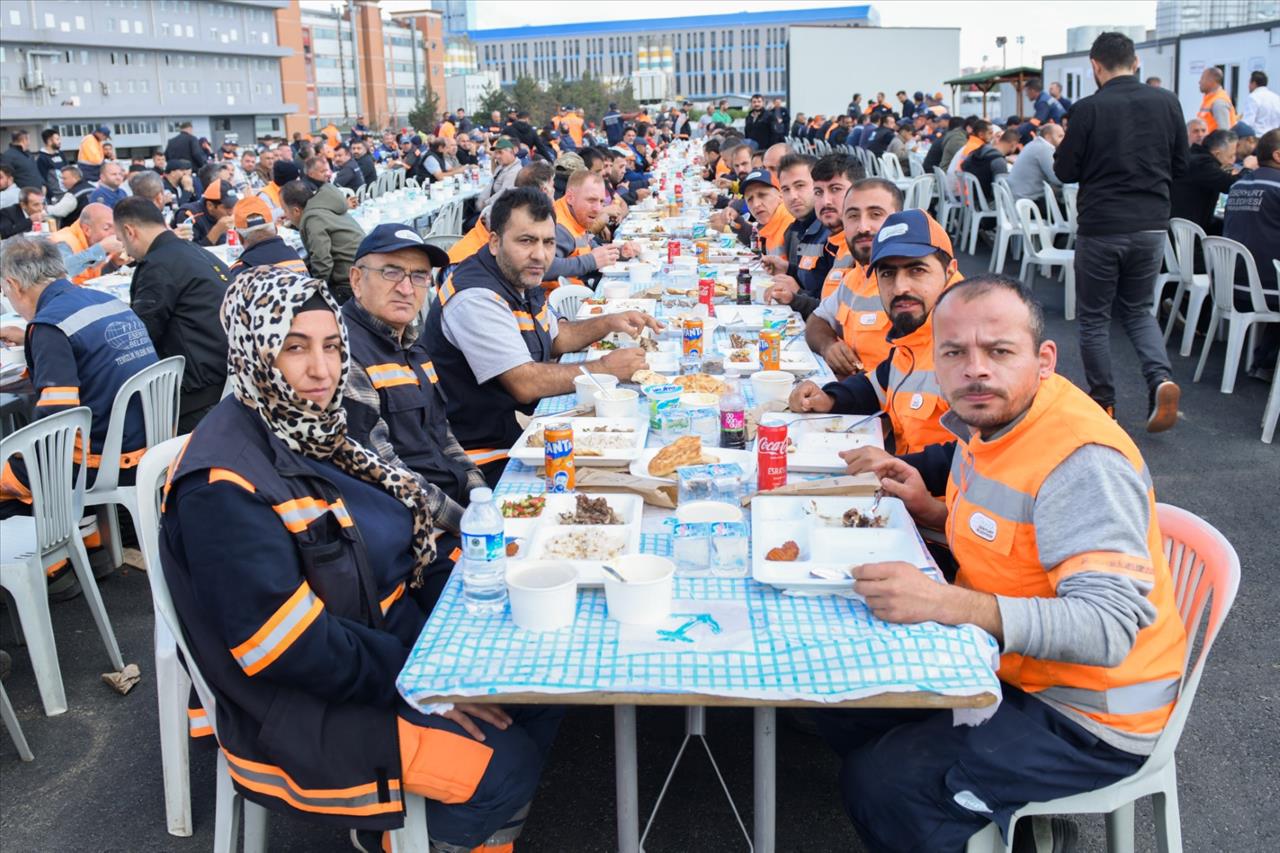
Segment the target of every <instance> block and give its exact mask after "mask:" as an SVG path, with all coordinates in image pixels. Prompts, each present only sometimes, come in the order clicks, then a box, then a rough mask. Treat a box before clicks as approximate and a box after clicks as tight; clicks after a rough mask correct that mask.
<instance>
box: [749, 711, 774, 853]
mask: <svg viewBox="0 0 1280 853" xmlns="http://www.w3.org/2000/svg"><path fill="white" fill-rule="evenodd" d="M777 729H778V709H777V708H772V707H761V708H756V709H755V750H754V752H755V765H756V766H755V801H756V802H755V818H754V824H753V827H752V829H753V832H754V836H755V845H754V851H755V853H773V846H774V838H773V835H774V824H775V818H776V811H777V799H776V796H777V785H776V781H777V780H776V767H775V764H776V758H777V750H778V742H777Z"/></svg>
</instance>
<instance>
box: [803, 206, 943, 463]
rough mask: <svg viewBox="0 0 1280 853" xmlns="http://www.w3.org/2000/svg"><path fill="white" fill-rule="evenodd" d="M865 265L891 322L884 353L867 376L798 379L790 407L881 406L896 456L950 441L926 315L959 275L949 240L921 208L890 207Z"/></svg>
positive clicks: (859, 410) (870, 409)
mask: <svg viewBox="0 0 1280 853" xmlns="http://www.w3.org/2000/svg"><path fill="white" fill-rule="evenodd" d="M871 269H872V271H873V272H874V273H875V276H876V283H877V285H878V286H879V288H880V301H881V303H882V304H883V305H884V310H885V311H886V312H888V314H889V319H890V321H891V323H892V325H891V326H890V328H889V334H888V341H889V342H890V343H891V344H892V347H893V348H892V349H891V350H890V351H889V357H888V358H886V359H885V360H884V361H882V362H881V363H880V365H879V366H878V367H877V368H876V370H875V375H874V376H869V375H867V374H865V373H864V374H858V375H854V376H850V377H848V378H847V379H844V380H843V381H841V382H830V383H828V384H827V385H825V386H823V387H821V388H819V387H818V386H817V385H816V384H814V383H813V382H802V383H800V385H799V386H798V387H797V388H796V389H795V390H794V391H792V392H791V401H790V407H791V411H793V412H838V413H840V414H872V413H876V412H885V413H887V414H888V415H889V420H890V422H891V424H892V426H893V434H892V442H890V441H889V440H888V438H886V442H885V445H886V447H887V448H889V449H890V452H892V453H896V454H898V455H901V454H904V453H918V452H920V451H922V450H924V449H925V448H926V447H929V446H931V445H941V444H945V443H947V442H950V441H951V440H952V438H953V437H952V435H951V434H950V433H949V432H948V431H947V430H946V429H945V428H944V427H943V426H942V425H941V424H940V423H939V421H940V419H941V417H942V415H943V413H944V412H946V411H947V404H946V401H945V400H943V399H942V397H941V396H940V395H939V393H938V384H937V380H936V379H935V378H934V375H933V324H932V322H931V317H932V313H933V306H934V305H935V304H936V303H937V301H938V297H939V296H941V295H942V292H943V291H944V290H946V289H947V288H948V287H949V286H951V285H952V284H953V283H954V282H956V281H959V280H960V279H961V276H960V273H959V270H958V267H957V264H956V261H955V259H954V256H953V253H952V248H951V238H949V237H948V236H947V232H946V231H945V230H944V229H943V228H942V226H941V225H939V224H938V223H937V221H936V220H934V218H933V217H932V216H930V215H929V214H927V213H925V212H924V211H923V210H916V209H912V210H903V211H900V212H898V213H894V214H892V215H891V216H889V217H888V218H886V219H885V220H884V223H883V224H882V225H881V226H880V230H879V231H877V232H876V238H875V244H874V245H873V247H872V249H871ZM846 454H848V456H850V457H852V456H853V455H854V454H857V455H858V458H859V460H863V459H864V457H866V456H867V454H865V453H860V452H859V451H846ZM873 456H876V457H882V454H878V453H877V454H873ZM846 461H849V459H848V458H846ZM871 461H874V460H871ZM862 464H866V463H865V462H864V463H862ZM861 470H866V468H862V469H861Z"/></svg>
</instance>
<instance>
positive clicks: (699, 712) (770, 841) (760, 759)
mask: <svg viewBox="0 0 1280 853" xmlns="http://www.w3.org/2000/svg"><path fill="white" fill-rule="evenodd" d="M676 162H677V163H683V161H676ZM664 165H667V164H664ZM664 165H659V167H658V168H659V170H660V171H661V170H662V169H663V168H664ZM667 168H671V171H670V172H669V173H668V175H669V176H671V175H673V174H674V168H672V167H671V166H670V165H667ZM656 183H657V181H655V184H656ZM695 186H696V185H695ZM686 198H688V195H687V194H686ZM637 219H639V217H637ZM657 223H658V220H657V219H656V218H654V219H644V220H640V222H639V223H626V227H625V228H624V229H623V230H624V232H626V233H629V234H631V235H634V236H646V234H652V231H653V230H654V228H655V227H656V226H657ZM734 271H736V266H735V268H734ZM719 272H723V271H719ZM610 280H614V279H609V278H606V281H610ZM621 280H625V278H624V279H621ZM662 281H663V279H662V277H661V276H660V277H659V278H657V279H655V283H661V282H662ZM650 286H651V285H649V284H636V285H633V296H634V295H635V294H636V293H639V292H640V291H642V290H644V289H645V288H646V287H650ZM717 310H718V311H721V310H722V309H719V308H718V309H717ZM730 310H732V309H731V308H730V307H729V306H724V309H723V311H730ZM659 319H661V318H659ZM797 344H802V339H801V341H798V342H797ZM584 358H586V355H585V354H584V353H573V354H568V355H566V356H564V357H563V358H562V361H564V362H574V361H581V360H583V359H584ZM818 362H819V364H820V365H821V369H820V371H819V373H818V374H815V375H814V376H813V377H812V378H813V379H814V380H815V381H818V382H822V381H826V380H828V379H829V378H830V371H829V370H828V369H827V368H826V365H825V364H823V363H822V362H821V359H818ZM741 386H742V391H743V394H744V396H745V397H746V398H747V403H748V406H749V407H750V406H752V405H754V403H755V401H754V399H753V398H752V394H751V387H750V383H749V382H746V381H743V382H742V383H741ZM575 402H576V400H575V398H574V396H573V395H564V396H558V397H552V398H546V399H544V400H542V401H541V403H540V404H539V406H538V408H537V410H536V412H535V414H534V417H535V418H537V417H542V416H546V415H554V414H558V413H562V412H566V411H568V410H570V409H571V408H572V407H573V406H574V405H575ZM648 443H649V446H651V447H652V446H661V444H662V442H661V441H660V439H659V438H658V437H657V436H655V435H653V434H652V433H651V434H650V437H649V442H648ZM810 476H812V475H810ZM793 477H794V475H793ZM543 489H544V483H543V478H542V477H541V476H540V475H539V472H538V470H537V469H535V468H533V467H530V466H528V465H524V464H522V463H520V462H518V461H515V460H512V461H511V462H510V463H509V464H508V466H507V469H506V472H505V474H504V475H503V477H502V479H501V481H500V482H499V484H498V486H497V488H496V489H495V494H496V495H497V496H498V497H499V499H501V498H503V497H504V496H505V497H511V496H519V495H524V494H528V493H537V492H541V491H543ZM671 520H672V511H671V510H668V509H661V508H657V507H653V506H648V505H646V507H645V510H644V515H643V522H642V524H643V527H642V534H641V537H640V541H641V551H642V552H643V553H648V554H654V555H660V556H668V557H669V556H671V553H672V536H671V525H670V522H671ZM933 571H936V569H933ZM461 592H462V585H461V579H460V576H459V575H458V574H455V575H454V577H453V578H452V579H451V580H450V581H449V583H448V585H447V586H446V588H445V590H444V592H443V594H442V595H441V597H440V600H439V602H438V604H437V605H436V608H435V610H434V611H433V612H432V615H431V618H430V619H429V620H428V622H427V624H426V626H425V627H424V629H423V632H422V634H421V636H420V637H419V639H418V641H417V643H416V644H415V646H414V648H413V649H412V651H411V653H410V656H409V659H408V661H407V663H406V664H405V667H404V669H403V671H402V672H401V674H400V677H399V680H398V682H397V686H398V688H399V690H400V693H401V695H402V696H403V697H404V698H405V700H406V701H408V702H409V703H410V704H411V705H414V706H416V707H419V708H426V707H427V706H429V705H431V704H434V703H438V702H462V701H465V702H496V703H504V704H559V705H608V706H612V707H613V708H614V749H615V760H616V767H615V777H616V780H615V781H616V788H617V831H618V848H619V850H621V851H622V853H639V851H640V850H641V843H642V837H641V833H640V803H639V794H638V783H637V755H636V724H637V720H636V717H637V715H636V709H637V708H638V707H639V706H645V705H667V706H683V707H685V708H686V709H687V713H686V738H685V739H686V742H687V741H688V739H689V738H690V737H701V736H703V735H705V732H706V714H705V710H706V708H708V707H751V708H753V709H754V797H755V809H754V826H753V840H754V849H755V850H757V851H762V853H771V851H773V850H774V849H775V846H776V833H775V823H776V813H775V794H776V790H777V783H776V759H777V755H776V741H775V738H776V725H777V719H776V709H777V708H778V707H802V708H833V707H840V708H855V707H864V708H866V707H875V708H938V709H947V708H952V709H985V712H990V711H993V710H994V705H995V703H996V702H997V701H998V697H999V695H1000V687H999V681H998V680H997V678H996V675H995V671H994V668H995V666H996V664H997V661H998V648H997V645H996V642H995V640H994V639H993V638H992V637H991V636H990V635H988V634H986V633H985V632H983V631H981V630H979V629H978V628H976V627H974V626H962V627H950V626H943V625H939V624H936V623H925V624H920V625H894V624H889V623H886V622H883V621H881V620H879V619H877V618H875V617H874V616H873V615H872V614H871V612H870V610H869V609H868V608H867V607H866V605H865V604H864V603H863V601H862V600H861V599H860V598H858V597H856V596H854V595H852V593H851V592H850V594H847V595H834V594H825V595H806V594H795V593H793V592H787V591H783V590H779V589H776V588H774V587H772V586H767V585H765V584H761V583H757V582H756V581H755V580H752V579H751V578H750V577H747V578H719V577H688V576H680V575H677V577H676V579H675V592H674V601H675V603H676V606H677V608H678V607H679V606H680V605H681V604H690V603H692V604H694V605H696V606H698V607H699V608H701V609H711V610H713V611H715V612H720V613H724V612H728V610H734V611H735V612H737V613H738V614H739V618H741V616H742V615H745V620H743V622H742V623H741V625H739V627H740V628H741V627H742V625H745V634H743V635H742V636H741V637H740V638H739V639H740V641H739V642H738V643H737V644H736V645H734V646H733V649H732V650H728V651H699V650H694V649H691V650H683V651H673V650H666V649H664V650H663V651H660V652H647V653H635V650H634V648H633V647H630V646H628V645H627V644H626V642H624V641H623V640H622V638H621V636H620V630H619V625H618V623H617V622H615V621H612V620H610V619H609V618H608V615H607V607H606V604H605V599H604V594H603V590H600V589H591V588H582V589H579V591H578V600H577V613H576V619H575V621H574V623H573V625H572V626H571V627H569V628H565V629H561V630H559V631H554V632H544V633H531V632H527V631H524V630H522V629H519V628H517V627H516V626H515V625H514V623H513V622H512V621H511V617H510V614H509V611H504V612H502V613H498V614H492V615H473V614H469V613H467V611H466V609H465V607H464V606H463V601H462V596H461ZM971 712H972V713H977V714H982V713H984V711H982V710H972V711H971ZM562 742H563V741H562ZM681 752H683V749H682V750H681ZM678 760H679V758H678V757H677V761H678ZM832 781H833V784H834V780H832ZM656 808H657V804H655V806H654V810H655V811H656ZM735 813H736V809H735ZM650 820H652V818H650ZM646 831H647V830H646Z"/></svg>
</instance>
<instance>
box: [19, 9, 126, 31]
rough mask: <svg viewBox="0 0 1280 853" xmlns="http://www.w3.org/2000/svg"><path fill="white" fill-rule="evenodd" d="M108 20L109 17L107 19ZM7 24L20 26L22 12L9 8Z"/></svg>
mask: <svg viewBox="0 0 1280 853" xmlns="http://www.w3.org/2000/svg"><path fill="white" fill-rule="evenodd" d="M108 20H110V19H108ZM9 24H10V26H14V27H20V26H22V13H21V12H19V11H18V10H17V9H10V10H9Z"/></svg>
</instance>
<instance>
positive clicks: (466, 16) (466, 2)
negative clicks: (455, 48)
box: [431, 0, 476, 38]
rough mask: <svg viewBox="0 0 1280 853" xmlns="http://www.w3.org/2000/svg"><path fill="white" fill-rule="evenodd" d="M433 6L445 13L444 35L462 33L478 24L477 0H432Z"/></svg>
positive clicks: (447, 36)
mask: <svg viewBox="0 0 1280 853" xmlns="http://www.w3.org/2000/svg"><path fill="white" fill-rule="evenodd" d="M431 8H432V9H435V10H436V11H437V12H440V13H441V14H443V15H444V35H445V38H449V37H450V36H457V35H462V34H463V33H465V32H466V31H467V30H472V29H475V26H476V0H431Z"/></svg>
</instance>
